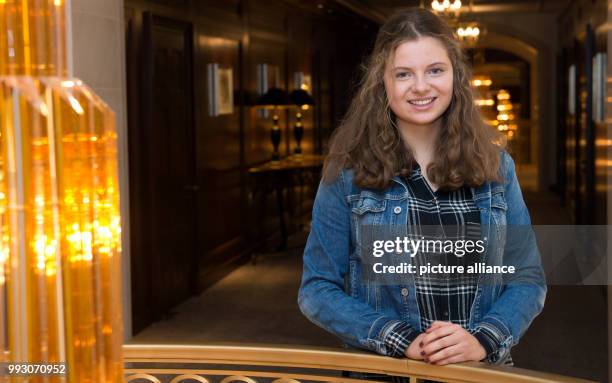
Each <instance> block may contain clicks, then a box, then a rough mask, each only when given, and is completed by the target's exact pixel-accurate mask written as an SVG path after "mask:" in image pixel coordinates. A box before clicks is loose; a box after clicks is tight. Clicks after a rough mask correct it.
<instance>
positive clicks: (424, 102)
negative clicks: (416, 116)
mask: <svg viewBox="0 0 612 383" xmlns="http://www.w3.org/2000/svg"><path fill="white" fill-rule="evenodd" d="M435 99H436V98H435V97H431V98H424V99H421V100H409V101H408V102H409V103H411V104H412V105H427V104H430V103H432V102H433V100H435Z"/></svg>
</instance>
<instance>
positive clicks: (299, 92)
mask: <svg viewBox="0 0 612 383" xmlns="http://www.w3.org/2000/svg"><path fill="white" fill-rule="evenodd" d="M289 99H290V100H291V103H292V104H293V105H299V106H302V105H314V100H313V99H312V97H310V95H309V94H308V92H306V91H305V90H304V89H296V90H294V91H293V92H291V94H289Z"/></svg>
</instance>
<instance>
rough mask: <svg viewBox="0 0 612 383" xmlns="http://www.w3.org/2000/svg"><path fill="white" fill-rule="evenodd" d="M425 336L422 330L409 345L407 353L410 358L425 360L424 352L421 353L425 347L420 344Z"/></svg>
mask: <svg viewBox="0 0 612 383" xmlns="http://www.w3.org/2000/svg"><path fill="white" fill-rule="evenodd" d="M424 336H425V333H424V332H422V333H420V334H419V335H418V336H417V337H416V338H414V340H413V341H412V343H410V346H408V348H407V349H406V353H405V355H406V356H407V357H408V358H410V359H415V360H423V354H422V353H421V352H422V351H423V349H422V348H421V346H419V345H420V344H421V342H422V341H423V337H424Z"/></svg>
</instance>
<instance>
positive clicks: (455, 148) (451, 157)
mask: <svg viewBox="0 0 612 383" xmlns="http://www.w3.org/2000/svg"><path fill="white" fill-rule="evenodd" d="M425 36H430V37H433V38H436V39H438V40H439V41H440V42H441V43H442V44H443V45H444V47H445V48H446V51H447V54H448V56H449V59H450V62H451V64H452V67H453V94H452V99H451V103H450V105H449V107H448V108H447V110H446V111H445V112H444V114H443V116H442V118H443V120H442V129H441V131H440V135H439V138H438V141H437V145H436V147H435V149H434V150H435V152H434V156H433V158H434V159H433V161H432V162H431V163H430V164H429V166H428V167H427V169H426V171H427V175H428V178H429V179H430V180H431V181H432V182H433V183H435V184H437V185H438V186H439V188H440V189H446V190H452V189H456V188H459V187H461V186H463V185H469V186H478V185H482V184H483V183H484V182H486V181H499V180H500V174H499V164H500V151H501V150H502V149H503V145H504V144H503V140H502V136H501V135H500V134H499V132H497V131H496V130H495V129H494V128H492V127H491V126H489V125H487V124H486V123H485V122H484V120H483V118H482V116H481V114H480V111H479V109H478V107H477V106H476V105H475V103H474V94H473V90H472V88H471V85H470V79H471V76H472V74H471V69H470V65H469V63H468V61H467V59H466V57H465V54H464V52H463V50H462V48H461V45H460V43H459V41H458V40H457V39H456V38H455V36H454V35H453V31H452V30H451V28H450V27H449V26H448V25H447V24H446V23H445V22H444V21H443V20H442V19H441V18H440V17H438V16H436V15H435V14H434V13H432V12H430V11H428V10H425V9H421V8H411V9H406V10H401V11H399V12H397V13H395V14H394V15H393V16H392V17H391V18H390V19H389V20H388V21H387V22H386V23H385V24H384V25H383V26H382V27H381V28H380V30H379V32H378V35H377V37H376V42H375V45H374V49H373V51H372V53H371V55H370V56H369V58H368V59H367V60H366V62H365V63H364V64H363V65H362V72H363V75H362V78H361V82H360V83H359V85H358V91H357V94H356V95H355V97H354V98H353V100H352V102H351V104H350V106H349V109H348V111H347V113H346V115H345V117H344V119H343V121H342V122H341V124H340V126H339V127H338V128H337V129H336V131H335V132H334V133H333V135H332V138H331V143H330V148H329V154H328V156H327V158H326V160H325V165H324V169H323V181H324V182H332V181H333V180H334V179H335V178H336V177H337V176H338V174H339V173H340V171H342V169H346V168H351V169H353V171H354V182H355V184H356V185H357V186H359V187H364V188H373V189H383V188H386V187H387V186H388V185H389V183H390V182H391V179H392V178H393V177H394V176H395V175H397V174H403V175H406V174H408V172H409V171H410V170H411V169H412V168H413V166H414V164H415V161H414V158H413V156H412V154H411V153H410V150H409V149H407V148H406V145H404V144H403V142H402V139H401V136H400V134H399V131H398V130H397V128H396V124H395V121H396V117H395V115H394V114H393V112H392V111H391V109H390V106H389V101H388V99H387V94H386V92H385V87H384V83H383V76H384V71H385V66H386V63H387V61H388V60H389V59H390V58H391V57H392V56H393V54H394V53H395V50H396V48H397V47H398V46H399V45H401V44H402V43H404V42H406V41H413V40H416V39H419V38H420V37H425Z"/></svg>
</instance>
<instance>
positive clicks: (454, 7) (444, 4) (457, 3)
mask: <svg viewBox="0 0 612 383" xmlns="http://www.w3.org/2000/svg"><path fill="white" fill-rule="evenodd" d="M431 9H433V10H434V11H436V12H442V13H449V12H459V10H460V9H461V0H454V1H452V2H451V1H450V0H443V1H438V0H433V1H432V2H431Z"/></svg>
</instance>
